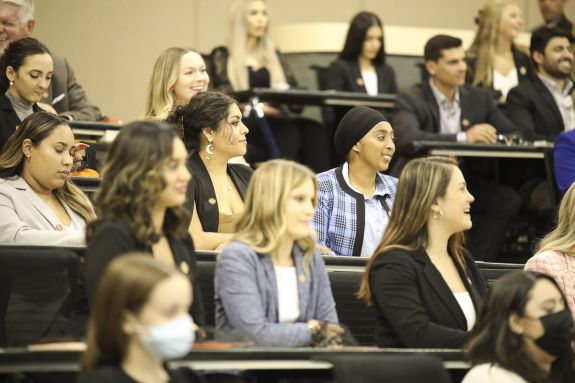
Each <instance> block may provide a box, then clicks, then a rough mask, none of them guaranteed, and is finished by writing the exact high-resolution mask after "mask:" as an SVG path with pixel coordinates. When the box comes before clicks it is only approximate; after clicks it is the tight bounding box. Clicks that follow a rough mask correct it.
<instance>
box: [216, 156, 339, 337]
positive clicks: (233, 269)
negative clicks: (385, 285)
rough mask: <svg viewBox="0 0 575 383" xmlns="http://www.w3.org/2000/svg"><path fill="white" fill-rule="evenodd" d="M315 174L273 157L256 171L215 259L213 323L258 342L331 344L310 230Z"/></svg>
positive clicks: (322, 277) (330, 304) (333, 326)
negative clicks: (239, 213)
mask: <svg viewBox="0 0 575 383" xmlns="http://www.w3.org/2000/svg"><path fill="white" fill-rule="evenodd" d="M316 205H317V181H316V178H315V176H314V174H313V173H312V172H311V171H310V170H309V169H308V168H306V167H305V166H302V165H299V164H297V163H294V162H292V161H286V160H273V161H269V162H266V163H264V164H262V165H261V166H259V167H258V169H257V170H256V171H255V172H254V174H253V176H252V179H251V181H250V185H249V187H248V192H247V197H246V208H245V210H244V213H243V214H242V216H241V217H240V220H239V221H238V222H237V224H236V228H237V232H236V234H235V235H234V237H233V241H232V242H231V243H230V244H229V245H228V246H226V247H225V248H224V250H223V251H222V252H221V254H220V255H219V257H218V262H217V265H216V328H217V330H218V331H220V332H221V331H229V330H235V331H238V332H243V333H245V334H246V335H248V336H249V337H251V338H253V340H254V341H255V342H256V344H258V345H267V346H307V345H310V344H337V343H339V342H340V341H341V340H340V339H339V337H340V334H341V332H342V330H341V328H340V327H339V326H338V325H337V322H338V319H337V313H336V311H335V302H334V300H333V296H332V293H331V287H330V283H329V279H328V276H327V272H326V269H325V265H324V263H323V260H322V258H321V255H320V253H319V251H318V250H316V247H315V241H314V239H313V238H312V227H311V219H312V217H313V213H314V210H315V207H316Z"/></svg>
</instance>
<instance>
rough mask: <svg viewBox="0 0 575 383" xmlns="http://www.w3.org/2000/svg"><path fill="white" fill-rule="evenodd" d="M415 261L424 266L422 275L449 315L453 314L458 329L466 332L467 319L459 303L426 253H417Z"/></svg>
mask: <svg viewBox="0 0 575 383" xmlns="http://www.w3.org/2000/svg"><path fill="white" fill-rule="evenodd" d="M417 259H419V260H420V261H421V262H423V264H424V266H423V275H424V276H425V278H426V279H427V281H428V282H429V285H430V286H431V287H432V289H433V290H435V292H436V293H437V296H438V297H439V299H441V300H442V301H443V303H444V304H445V306H446V307H447V308H448V309H449V311H450V312H451V314H453V317H454V318H455V319H456V321H457V324H458V325H459V327H460V328H461V329H464V330H467V319H465V314H463V311H462V310H461V307H459V303H457V300H456V299H455V295H453V292H452V291H451V289H450V288H449V286H447V283H446V282H445V280H444V279H443V277H442V276H441V274H440V273H439V271H438V270H437V269H436V268H435V266H434V265H433V263H432V262H431V259H429V256H428V255H427V253H426V252H423V253H419V254H418V256H417Z"/></svg>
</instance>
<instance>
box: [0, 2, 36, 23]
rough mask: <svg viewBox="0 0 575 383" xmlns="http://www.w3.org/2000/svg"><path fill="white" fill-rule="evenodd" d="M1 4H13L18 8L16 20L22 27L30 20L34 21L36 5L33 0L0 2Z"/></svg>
mask: <svg viewBox="0 0 575 383" xmlns="http://www.w3.org/2000/svg"><path fill="white" fill-rule="evenodd" d="M2 3H5V4H13V5H16V6H18V7H20V9H19V11H18V19H20V23H21V24H22V25H24V24H26V23H27V22H28V21H30V20H34V12H35V10H36V5H35V4H34V0H2Z"/></svg>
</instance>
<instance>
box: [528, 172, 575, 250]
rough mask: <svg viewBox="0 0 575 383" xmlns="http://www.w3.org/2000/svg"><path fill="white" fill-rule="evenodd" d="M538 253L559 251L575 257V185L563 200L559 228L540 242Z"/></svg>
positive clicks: (560, 208) (559, 214)
mask: <svg viewBox="0 0 575 383" xmlns="http://www.w3.org/2000/svg"><path fill="white" fill-rule="evenodd" d="M536 251H537V253H541V252H543V251H558V252H561V253H563V254H566V255H571V256H575V183H574V184H573V185H571V187H569V189H567V192H566V193H565V195H564V196H563V199H562V200H561V204H560V205H559V211H558V213H557V226H556V227H555V229H553V230H552V231H551V232H550V233H549V234H547V235H546V236H545V237H544V238H543V239H542V240H541V241H540V242H539V244H538V245H537V248H536Z"/></svg>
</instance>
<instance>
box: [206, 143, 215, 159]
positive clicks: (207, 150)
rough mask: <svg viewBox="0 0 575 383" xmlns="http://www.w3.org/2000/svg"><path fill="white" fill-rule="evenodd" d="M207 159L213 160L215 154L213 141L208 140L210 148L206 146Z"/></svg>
mask: <svg viewBox="0 0 575 383" xmlns="http://www.w3.org/2000/svg"><path fill="white" fill-rule="evenodd" d="M206 154H207V155H206V158H207V159H208V160H211V159H212V154H214V145H213V144H212V139H211V138H208V146H206Z"/></svg>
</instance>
